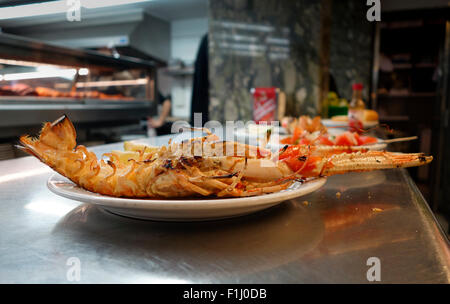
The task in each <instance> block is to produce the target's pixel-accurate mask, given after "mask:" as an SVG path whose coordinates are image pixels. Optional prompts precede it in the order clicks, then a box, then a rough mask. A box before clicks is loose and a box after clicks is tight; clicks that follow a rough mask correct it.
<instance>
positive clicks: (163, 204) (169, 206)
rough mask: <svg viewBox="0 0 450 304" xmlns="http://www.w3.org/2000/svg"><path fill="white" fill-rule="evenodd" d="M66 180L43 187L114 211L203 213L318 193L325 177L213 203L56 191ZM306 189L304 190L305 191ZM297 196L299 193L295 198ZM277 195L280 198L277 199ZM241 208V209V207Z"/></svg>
mask: <svg viewBox="0 0 450 304" xmlns="http://www.w3.org/2000/svg"><path fill="white" fill-rule="evenodd" d="M61 178H63V179H67V178H66V177H64V176H62V175H60V174H59V173H56V172H55V173H53V174H52V175H51V176H50V177H49V178H48V180H47V187H48V188H49V190H50V191H52V192H53V193H55V194H56V195H59V196H62V197H65V198H68V199H72V200H75V201H80V202H85V203H92V204H96V205H100V206H106V207H115V208H130V209H140V210H161V211H163V210H167V211H168V210H173V209H177V210H179V209H189V210H194V209H198V210H204V209H206V208H207V209H212V208H213V209H221V208H229V207H230V204H231V203H233V202H235V203H236V204H237V205H236V206H232V207H233V208H243V207H250V206H260V205H266V204H271V203H274V202H280V203H281V202H283V201H286V200H290V199H293V198H296V197H300V196H304V195H307V194H309V193H312V192H314V191H316V190H318V189H320V188H321V187H322V186H323V185H325V183H326V181H327V177H320V178H315V179H313V180H310V181H307V182H305V183H304V184H302V185H300V187H299V188H298V189H293V190H290V191H286V190H283V191H279V192H275V193H270V194H262V195H257V196H248V197H231V198H214V199H201V198H200V199H177V200H173V199H167V200H165V199H150V198H149V199H143V198H122V197H114V196H106V195H102V194H98V193H94V192H90V191H88V190H85V189H83V188H81V187H79V186H78V185H76V184H75V183H73V182H72V181H70V180H69V179H67V181H68V182H70V183H73V185H74V187H77V188H78V189H79V190H82V191H83V192H73V191H70V190H67V189H64V188H61V187H57V185H56V184H57V183H58V182H59V183H60V182H62V181H63V180H61ZM302 186H303V188H302ZM306 186H308V187H307V188H306V189H305V187H306ZM298 192H302V193H301V194H298ZM280 194H281V197H280ZM244 202H245V203H249V204H245V206H242V204H243V203H244Z"/></svg>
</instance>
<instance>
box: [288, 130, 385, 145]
mask: <svg viewBox="0 0 450 304" xmlns="http://www.w3.org/2000/svg"><path fill="white" fill-rule="evenodd" d="M297 130H298V129H296V130H295V131H294V134H292V136H288V137H285V138H282V139H281V140H280V143H282V144H287V145H318V146H343V147H344V146H345V147H357V146H364V145H370V144H375V143H377V142H378V138H376V137H372V136H365V135H359V134H358V133H356V132H349V131H346V132H343V133H342V134H339V135H331V134H328V133H321V132H314V133H302V132H301V131H300V130H299V131H297Z"/></svg>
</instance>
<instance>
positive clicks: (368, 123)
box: [322, 119, 379, 129]
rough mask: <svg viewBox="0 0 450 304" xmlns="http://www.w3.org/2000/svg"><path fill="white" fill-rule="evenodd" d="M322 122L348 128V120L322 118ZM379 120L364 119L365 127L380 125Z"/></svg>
mask: <svg viewBox="0 0 450 304" xmlns="http://www.w3.org/2000/svg"><path fill="white" fill-rule="evenodd" d="M322 123H323V125H324V126H325V127H341V128H347V127H348V121H335V120H332V119H322ZM378 124H379V122H378V121H363V128H364V129H367V128H373V127H375V126H376V125H378Z"/></svg>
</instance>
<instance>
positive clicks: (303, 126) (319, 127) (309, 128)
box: [281, 115, 327, 134]
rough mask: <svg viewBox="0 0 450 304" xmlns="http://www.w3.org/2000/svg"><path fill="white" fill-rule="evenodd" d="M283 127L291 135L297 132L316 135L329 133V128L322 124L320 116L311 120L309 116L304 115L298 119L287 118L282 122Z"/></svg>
mask: <svg viewBox="0 0 450 304" xmlns="http://www.w3.org/2000/svg"><path fill="white" fill-rule="evenodd" d="M281 126H282V127H284V128H285V129H286V130H287V132H288V133H289V134H294V132H295V131H297V133H303V132H306V133H314V132H317V131H320V132H326V131H327V128H326V127H325V126H324V125H323V124H322V120H321V118H320V116H316V117H314V118H311V117H309V116H307V115H302V116H300V117H299V118H298V119H297V118H292V117H285V118H283V119H282V121H281Z"/></svg>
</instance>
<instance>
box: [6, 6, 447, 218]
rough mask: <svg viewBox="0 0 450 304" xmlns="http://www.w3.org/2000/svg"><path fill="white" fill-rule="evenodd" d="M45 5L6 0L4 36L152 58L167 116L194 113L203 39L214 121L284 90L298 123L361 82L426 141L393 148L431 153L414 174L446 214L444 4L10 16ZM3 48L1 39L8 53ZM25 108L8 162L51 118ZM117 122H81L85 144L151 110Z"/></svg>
mask: <svg viewBox="0 0 450 304" xmlns="http://www.w3.org/2000/svg"><path fill="white" fill-rule="evenodd" d="M43 2H45V1H36V0H24V1H17V0H0V29H1V32H2V33H4V34H12V35H17V36H20V37H25V38H31V39H33V40H35V41H38V42H42V43H46V44H51V45H59V46H62V47H66V48H67V47H68V48H73V49H83V50H98V51H100V52H103V53H106V54H109V55H113V56H117V58H121V56H129V57H135V58H140V59H142V60H145V61H146V62H150V63H151V64H152V65H153V66H154V67H155V69H154V70H152V72H151V73H150V74H151V75H150V77H151V79H152V82H151V85H156V88H157V90H158V91H159V92H161V94H163V95H164V96H168V95H170V96H171V101H172V108H171V113H170V115H169V118H168V120H169V121H176V120H188V119H189V117H190V114H191V97H192V84H193V75H194V63H195V59H196V55H197V51H198V48H199V44H200V41H201V39H202V38H203V37H204V36H205V35H206V34H207V35H208V38H209V44H208V45H209V49H208V54H209V93H210V102H209V117H210V119H212V120H218V121H222V122H224V121H227V120H251V119H252V102H253V101H252V95H251V93H250V91H251V89H252V88H255V87H277V88H279V89H280V90H281V91H282V92H284V93H285V94H286V101H287V105H286V113H287V114H288V115H290V116H298V115H301V114H307V115H317V114H323V113H324V110H325V109H324V107H323V104H324V101H325V100H326V99H327V98H328V97H329V95H328V93H329V91H330V88H331V87H332V88H333V90H334V91H336V93H337V94H338V95H339V98H344V99H347V100H350V98H351V94H352V91H351V85H352V84H353V83H355V82H360V83H362V84H363V86H364V90H363V98H364V100H365V101H366V103H367V105H368V106H369V107H370V108H373V109H375V110H377V111H378V113H379V115H380V122H381V123H382V124H385V125H388V126H390V127H391V128H393V129H394V130H395V131H396V133H395V134H393V136H395V137H400V136H411V135H418V136H419V138H420V140H418V141H415V142H410V143H405V144H401V145H398V146H395V147H393V148H394V149H396V150H399V151H404V152H409V151H423V152H426V153H430V154H432V155H434V156H435V161H433V163H432V164H431V166H427V167H421V168H419V169H411V170H410V173H411V175H412V177H413V178H414V180H415V182H416V183H417V185H418V186H419V188H420V190H421V191H422V193H423V195H424V196H425V197H426V198H427V200H428V201H429V202H430V205H431V206H432V208H433V209H434V210H437V209H439V208H441V209H442V208H444V209H446V208H447V209H448V210H450V204H449V203H448V202H449V199H448V198H449V197H450V192H448V191H449V190H448V189H450V187H446V185H448V184H449V183H450V167H449V166H448V162H445V161H444V160H445V159H446V157H445V156H450V153H449V148H448V147H450V139H449V138H448V134H449V132H446V130H447V128H448V111H447V109H448V106H449V101H448V96H449V94H448V83H449V80H448V79H449V78H448V73H449V61H450V60H449V58H450V55H449V52H450V51H449V50H450V25H449V24H450V23H449V19H448V16H450V14H449V3H448V1H446V0H382V1H381V22H369V21H368V20H367V19H366V13H367V10H368V8H369V6H367V5H366V1H365V0H339V1H337V0H321V1H316V0H296V1H291V0H266V1H256V0H221V1H219V0H210V1H208V0H167V1H163V0H147V1H144V0H135V1H125V2H127V3H128V4H126V5H119V4H120V2H121V1H118V0H111V1H103V2H102V1H96V2H95V3H103V5H98V6H93V5H92V3H93V2H83V5H84V6H83V7H82V8H81V21H80V22H77V21H74V22H69V21H68V20H67V19H66V15H65V14H64V13H59V14H56V13H53V14H52V13H51V12H50V11H46V10H45V9H42V10H22V11H20V10H15V11H14V10H10V7H11V5H19V4H20V5H27V4H29V5H33V4H36V3H43ZM52 2H57V1H52ZM122 2H123V1H122ZM33 47H35V50H37V49H38V47H37V48H36V46H33ZM4 50H5V49H4V46H3V45H2V42H1V41H0V55H2V52H3V51H4ZM5 71H8V73H14V72H20V71H21V70H20V68H18V67H15V66H10V65H8V64H5V63H1V65H0V74H4V73H5ZM152 73H154V75H153V74H152ZM0 76H1V75H0ZM0 82H1V79H0ZM66 85H67V84H66ZM194 102H195V101H194ZM13 108H14V109H13ZM18 108H19V107H17V104H15V105H11V104H8V101H6V102H3V101H1V100H0V152H1V153H0V159H2V158H3V159H7V158H12V157H18V156H21V154H18V152H17V151H16V150H14V148H13V144H14V140H15V139H16V138H17V136H18V135H20V134H21V133H22V132H23V130H29V129H30V128H31V127H34V128H35V129H37V128H38V127H39V124H40V122H41V121H42V119H47V118H43V117H42V116H39V115H34V114H33V113H34V112H29V114H28V116H27V118H24V117H21V115H22V114H21V112H20V111H17V109H18ZM11 113H13V114H11ZM14 113H17V114H14ZM123 113H125V112H123ZM14 115H16V116H14ZM109 115H110V114H104V115H103V117H98V116H97V117H94V118H92V119H91V120H90V121H86V119H85V121H84V122H83V123H85V124H86V128H83V125H80V140H81V141H83V142H84V143H86V144H91V145H94V144H100V143H105V142H106V143H107V142H113V141H120V140H125V139H129V138H133V137H132V136H138V135H139V136H145V135H143V134H138V133H139V132H138V130H140V128H141V127H142V122H141V123H139V120H140V119H142V118H145V117H143V116H145V113H140V112H139V111H137V110H135V114H133V115H134V116H133V117H132V118H131V116H130V117H127V119H126V120H123V121H122V120H121V119H120V118H121V115H122V114H121V113H116V115H118V116H112V114H111V116H109ZM141 116H142V117H141ZM108 117H110V119H109V120H110V121H107V120H108ZM32 118H34V119H36V121H33V122H31V120H28V119H32ZM48 119H51V118H48ZM38 121H39V122H38ZM19 122H20V123H19ZM76 122H77V121H76ZM80 124H81V121H80ZM141 129H142V128H141ZM16 133H17V134H16ZM127 136H128V137H127ZM130 136H131V137H130ZM442 202H444V203H442ZM445 202H447V203H445ZM446 212H449V213H450V211H446Z"/></svg>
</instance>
